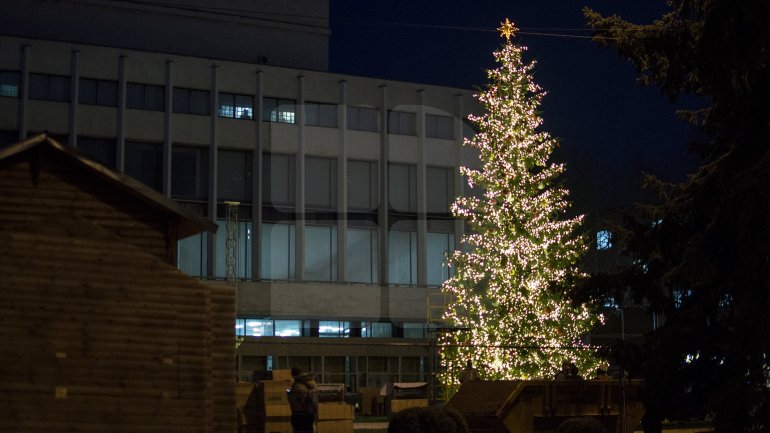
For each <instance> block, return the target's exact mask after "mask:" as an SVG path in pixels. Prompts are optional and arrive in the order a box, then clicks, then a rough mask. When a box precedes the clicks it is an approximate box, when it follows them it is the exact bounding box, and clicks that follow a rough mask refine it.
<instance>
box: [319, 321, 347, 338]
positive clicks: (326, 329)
mask: <svg viewBox="0 0 770 433" xmlns="http://www.w3.org/2000/svg"><path fill="white" fill-rule="evenodd" d="M318 336H319V337H327V338H328V337H336V338H343V337H350V322H335V321H328V320H321V321H319V322H318Z"/></svg>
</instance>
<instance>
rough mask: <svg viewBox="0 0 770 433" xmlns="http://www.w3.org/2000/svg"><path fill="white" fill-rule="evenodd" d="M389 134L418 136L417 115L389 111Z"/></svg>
mask: <svg viewBox="0 0 770 433" xmlns="http://www.w3.org/2000/svg"><path fill="white" fill-rule="evenodd" d="M388 133H389V134H398V135H417V115H416V114H415V113H409V112H406V111H389V112H388Z"/></svg>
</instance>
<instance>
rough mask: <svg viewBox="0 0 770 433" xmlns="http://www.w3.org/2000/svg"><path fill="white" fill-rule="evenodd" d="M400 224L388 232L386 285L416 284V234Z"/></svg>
mask: <svg viewBox="0 0 770 433" xmlns="http://www.w3.org/2000/svg"><path fill="white" fill-rule="evenodd" d="M400 224H401V223H396V224H395V225H394V229H393V230H391V231H390V232H388V283H390V284H417V232H415V231H412V230H409V231H407V230H399V227H398V226H399V225H400ZM403 228H406V227H403Z"/></svg>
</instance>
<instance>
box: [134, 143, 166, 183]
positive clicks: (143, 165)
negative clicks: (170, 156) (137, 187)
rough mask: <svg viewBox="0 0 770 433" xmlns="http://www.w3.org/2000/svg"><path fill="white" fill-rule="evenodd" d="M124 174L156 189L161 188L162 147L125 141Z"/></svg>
mask: <svg viewBox="0 0 770 433" xmlns="http://www.w3.org/2000/svg"><path fill="white" fill-rule="evenodd" d="M125 168H126V170H125V171H126V174H127V175H129V176H131V177H133V178H134V179H136V180H138V181H140V182H142V183H144V184H145V185H147V186H149V187H150V188H152V189H154V190H156V191H162V190H163V147H162V146H161V145H160V144H154V143H132V142H129V141H127V142H126V167H125Z"/></svg>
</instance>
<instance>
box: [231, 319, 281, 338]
mask: <svg viewBox="0 0 770 433" xmlns="http://www.w3.org/2000/svg"><path fill="white" fill-rule="evenodd" d="M235 330H236V335H243V336H246V337H272V336H273V335H274V331H273V320H272V319H237V320H236V321H235Z"/></svg>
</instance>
